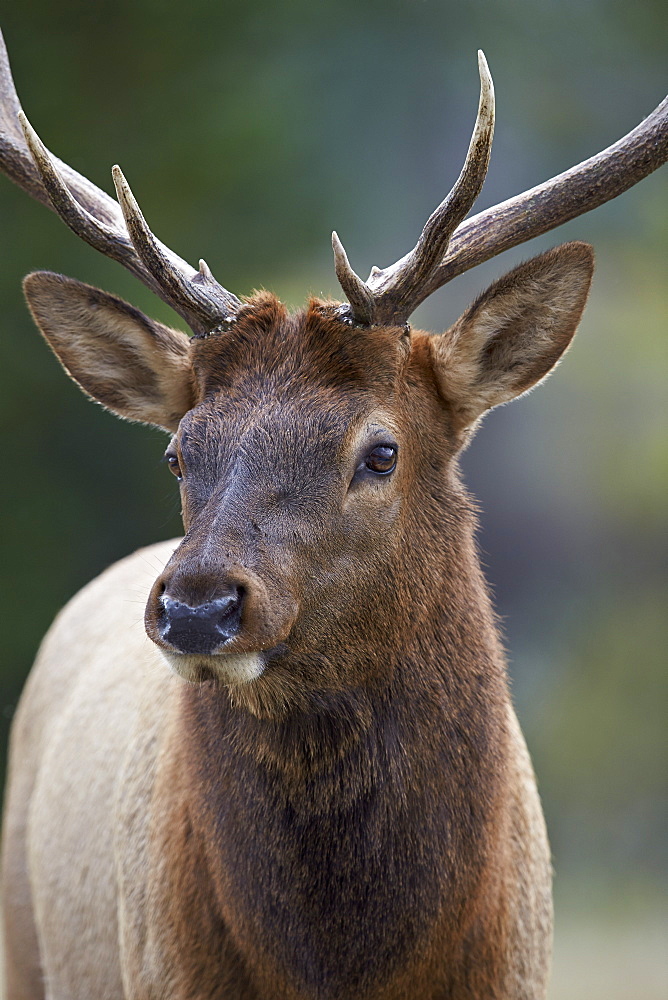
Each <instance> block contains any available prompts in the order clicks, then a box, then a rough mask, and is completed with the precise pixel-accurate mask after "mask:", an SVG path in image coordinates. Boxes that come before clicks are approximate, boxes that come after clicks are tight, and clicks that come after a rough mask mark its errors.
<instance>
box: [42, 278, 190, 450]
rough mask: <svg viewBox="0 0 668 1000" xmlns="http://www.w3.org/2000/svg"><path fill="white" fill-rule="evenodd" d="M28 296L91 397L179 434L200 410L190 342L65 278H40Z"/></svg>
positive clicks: (129, 417)
mask: <svg viewBox="0 0 668 1000" xmlns="http://www.w3.org/2000/svg"><path fill="white" fill-rule="evenodd" d="M23 290H24V292H25V295H26V299H27V300H28V305H29V306H30V311H31V312H32V314H33V317H34V319H35V322H36V323H37V326H38V327H39V329H40V330H41V332H42V333H43V335H44V337H45V338H46V340H47V341H48V343H49V345H50V346H51V348H52V349H53V351H54V353H55V355H56V357H57V358H58V360H59V361H60V363H61V364H62V366H63V368H64V369H65V371H66V372H67V374H68V375H69V376H70V377H71V378H72V379H74V381H75V382H76V383H77V384H78V385H79V386H81V388H82V389H83V390H84V392H85V393H87V395H89V396H92V398H93V399H96V400H97V401H98V402H99V403H102V405H103V406H105V407H106V408H107V409H109V410H111V411H112V412H113V413H116V414H118V416H120V417H125V418H126V419H127V420H138V421H141V422H142V423H146V424H153V425H155V426H157V427H162V428H163V429H164V430H167V431H171V432H173V431H175V430H176V428H177V426H178V423H179V420H180V419H181V417H182V416H183V415H184V413H187V411H188V410H189V409H191V408H192V406H193V405H194V399H193V395H194V393H193V385H194V382H193V375H192V369H191V366H190V359H189V337H187V336H186V335H185V334H184V333H180V332H178V331H176V330H170V329H169V327H167V326H163V325H162V323H158V322H157V321H156V320H153V319H149V318H148V316H145V315H144V313H142V312H140V311H139V309H135V308H134V306H131V305H128V303H127V302H124V301H123V300H122V299H119V298H116V296H114V295H108V294H107V293H106V292H102V291H100V290H99V289H98V288H93V287H92V286H91V285H84V284H83V283H82V282H81V281H75V280H74V279H73V278H66V277H64V276H63V275H61V274H52V273H50V272H49V271H36V272H35V273H34V274H29V275H28V276H27V278H25V280H24V282H23Z"/></svg>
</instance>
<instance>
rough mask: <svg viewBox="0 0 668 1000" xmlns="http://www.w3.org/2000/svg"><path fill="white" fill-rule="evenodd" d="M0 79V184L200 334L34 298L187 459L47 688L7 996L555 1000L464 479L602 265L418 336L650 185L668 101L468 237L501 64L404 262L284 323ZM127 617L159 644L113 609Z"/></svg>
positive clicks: (66, 338) (542, 281) (571, 267)
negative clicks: (98, 170) (531, 254)
mask: <svg viewBox="0 0 668 1000" xmlns="http://www.w3.org/2000/svg"><path fill="white" fill-rule="evenodd" d="M3 59H4V61H3V64H2V67H1V68H0V81H1V86H2V93H1V96H0V104H1V110H2V125H1V130H2V131H1V133H0V151H1V153H0V155H1V158H2V165H3V168H4V170H5V172H6V173H7V174H8V175H9V177H10V178H11V179H12V180H14V181H16V182H17V183H18V184H19V185H20V186H21V187H23V188H24V189H25V190H26V191H27V192H28V193H29V194H31V195H33V196H34V197H35V198H37V199H39V200H40V201H42V202H43V203H44V204H46V205H48V206H50V207H51V208H53V209H55V211H56V212H57V213H58V215H60V217H61V218H62V219H63V221H64V222H66V223H67V225H68V226H69V227H70V228H71V229H73V230H74V232H75V233H77V234H78V235H79V236H80V237H81V238H82V239H84V240H86V241H87V242H88V243H90V244H91V245H92V246H93V247H95V248H96V249H97V250H100V251H102V252H103V253H104V254H106V255H107V256H109V257H113V258H114V259H115V260H117V261H119V262H120V263H121V264H123V265H124V267H126V268H128V269H129V270H130V271H131V272H132V273H133V274H134V275H136V276H137V277H138V278H139V279H140V280H141V281H143V282H144V283H145V284H146V285H147V286H148V287H149V288H150V289H152V290H153V291H154V292H155V293H156V294H157V295H159V296H160V297H161V298H162V299H164V300H165V301H166V302H168V303H169V304H170V305H171V306H172V307H173V308H174V309H175V310H176V312H177V313H179V314H180V316H181V317H182V318H183V319H184V320H185V321H186V322H187V324H188V325H189V326H190V327H191V329H192V331H193V335H192V336H191V337H188V336H186V335H185V334H184V333H181V332H177V331H175V330H171V329H168V328H167V327H166V326H163V325H162V324H161V323H158V322H156V321H154V320H152V319H149V318H148V317H147V316H145V315H143V314H142V313H141V312H139V311H138V310H137V309H135V308H133V307H132V306H130V305H128V304H127V303H125V302H123V301H121V300H120V299H118V298H115V297H114V296H112V295H108V294H106V293H105V292H102V291H99V290H98V289H96V288H91V287H89V286H88V285H84V284H81V283H80V282H78V281H74V280H73V279H71V278H66V277H63V276H61V275H58V274H51V273H46V272H38V273H35V274H30V275H29V276H28V277H27V278H26V280H25V293H26V297H27V300H28V304H29V306H30V308H31V310H32V313H33V316H34V318H35V320H36V322H37V324H38V326H39V328H40V330H41V331H42V333H43V334H44V336H45V338H46V340H47V341H48V343H49V344H50V346H51V348H52V349H53V351H54V352H55V354H56V355H57V357H58V358H59V360H60V361H61V363H62V365H63V367H64V368H65V370H66V371H67V373H68V374H69V375H70V376H71V377H72V378H73V379H75V381H76V382H78V383H79V385H80V386H81V387H82V389H83V390H84V392H86V393H88V395H90V396H92V397H93V398H94V399H96V400H98V401H99V402H100V403H102V404H103V406H105V407H107V409H109V410H111V411H112V412H113V413H115V414H117V415H118V416H121V417H125V418H126V419H129V420H136V421H142V422H145V423H148V424H153V425H156V426H158V427H161V428H163V429H164V430H166V431H167V432H168V433H169V434H170V435H171V439H170V443H169V445H168V446H167V452H166V458H167V462H168V465H169V468H170V469H171V471H172V472H173V473H174V475H175V476H176V479H177V480H178V482H179V484H180V492H181V500H182V505H183V522H184V528H185V537H184V538H183V539H182V540H180V541H177V542H168V543H163V544H160V545H157V546H154V547H152V548H150V549H147V550H142V551H141V552H139V553H136V554H135V555H133V556H130V557H129V558H127V559H124V560H123V561H121V562H120V563H118V564H117V565H115V566H113V567H112V568H111V569H109V570H107V571H106V572H105V573H103V574H102V575H101V576H100V577H99V578H98V579H97V580H95V581H94V582H93V583H91V584H90V585H89V586H87V587H85V588H84V590H83V591H82V592H81V593H80V594H79V595H78V596H77V597H75V598H74V600H73V601H72V602H71V603H70V604H69V605H68V606H67V607H66V608H65V609H64V610H63V611H62V612H61V614H60V615H59V616H58V618H57V620H56V622H55V624H54V626H53V627H52V629H51V631H50V632H49V634H48V635H47V637H46V639H45V640H44V644H43V646H42V649H41V651H40V654H39V657H38V661H37V663H36V666H35V668H34V671H33V673H32V675H31V678H30V680H29V681H28V685H27V688H26V691H25V694H24V696H23V699H22V702H21V705H20V707H19V710H18V713H17V716H16V719H15V722H14V727H13V737H12V745H11V762H10V782H9V793H8V798H7V809H6V818H5V836H4V878H5V883H4V885H5V888H4V896H5V899H4V902H5V938H6V970H7V982H8V997H9V1000H38V998H44V997H48V998H49V1000H65V998H67V1000H78V998H80V1000H91V998H95V1000H104V998H120V997H126V998H131V1000H149V998H161V997H164V998H170V1000H186V998H198V1000H204V998H227V1000H259V998H265V1000H315V998H318V1000H353V998H354V1000H381V998H382V1000H400V998H405V1000H408V998H411V1000H416V998H417V1000H437V998H441V1000H445V998H448V1000H464V998H467V1000H482V998H498V1000H500V998H504V1000H519V998H525V1000H529V998H531V1000H536V998H541V997H544V996H545V990H546V981H547V976H548V967H549V956H550V947H551V922H552V915H551V873H550V857H549V850H548V844H547V837H546V832H545V827H544V822H543V818H542V813H541V808H540V803H539V799H538V794H537V791H536V785H535V780H534V776H533V772H532V768H531V764H530V761H529V757H528V754H527V750H526V747H525V744H524V741H523V738H522V735H521V733H520V729H519V726H518V724H517V721H516V718H515V715H514V712H513V708H512V706H511V702H510V697H509V693H508V687H507V681H506V666H505V663H504V657H503V653H502V650H501V645H500V642H499V638H498V635H497V630H496V626H495V622H494V615H493V612H492V609H491V606H490V601H489V598H488V594H487V591H486V587H485V583H484V581H483V577H482V573H481V570H480V567H479V563H478V558H477V555H476V549H475V543H474V531H475V517H474V513H473V510H472V505H471V502H470V500H469V498H468V496H467V494H466V492H465V490H464V489H463V487H462V484H461V481H460V476H459V472H458V467H457V455H458V452H459V451H460V449H461V448H462V446H463V445H464V444H465V443H466V442H467V440H468V439H469V438H470V436H471V434H472V433H473V431H474V429H475V427H476V424H477V423H478V421H479V419H480V417H481V416H482V415H483V414H484V413H485V411H486V410H488V409H490V407H493V406H496V405H497V404H499V403H504V402H506V401H508V400H510V399H513V398H514V397H516V396H518V395H521V394H522V393H523V392H525V391H526V390H528V389H529V388H531V386H533V385H535V384H536V383H538V382H539V381H540V380H541V379H543V378H544V377H545V376H546V375H547V374H548V373H549V372H550V370H551V369H552V368H553V367H554V365H555V364H556V363H557V361H558V360H559V358H560V357H561V356H562V354H563V353H564V351H565V350H566V349H567V347H568V345H569V343H570V341H571V338H572V337H573V334H574V332H575V329H576V327H577V325H578V321H579V319H580V315H581V313H582V310H583V307H584V304H585V300H586V298H587V293H588V290H589V284H590V281H591V277H592V271H593V253H592V250H591V248H590V247H589V246H588V245H587V244H584V243H567V244H565V245H563V246H559V247H556V248H555V249H553V250H550V251H548V252H547V253H543V254H541V255H540V256H538V257H535V258H534V259H532V260H530V261H528V262H527V263H524V264H522V265H520V266H519V267H517V268H515V269H514V270H513V271H511V272H510V273H509V274H507V275H506V276H505V277H503V278H501V279H500V280H499V281H497V282H495V284H493V285H492V286H491V288H489V289H488V290H487V291H486V292H484V294H483V295H481V296H480V298H478V299H477V301H476V302H475V303H474V304H473V305H472V306H471V307H470V308H469V309H468V310H467V311H466V312H465V313H464V315H463V316H462V317H461V318H460V319H459V320H458V321H457V322H456V323H455V325H454V326H453V327H452V328H451V329H449V330H448V331H447V332H445V333H442V334H438V335H433V336H432V335H428V334H426V333H422V332H420V331H417V330H412V329H411V328H410V326H409V322H408V321H409V317H410V316H411V313H412V312H413V310H414V309H415V308H416V306H417V305H418V304H419V303H420V302H422V301H423V299H425V298H426V296H428V295H429V294H430V293H431V292H433V291H434V290H435V289H437V288H439V287H440V286H441V285H443V284H444V283H445V282H447V281H449V280H450V279H451V278H453V277H455V276H456V275H458V274H461V273H462V272H463V271H465V270H467V269H468V268H471V267H473V266H474V265H476V264H478V263H479V262H481V261H484V260H487V259H489V258H491V257H492V256H494V255H495V254H498V253H500V252H501V251H502V250H505V249H507V248H509V247H512V246H515V245H517V244H519V243H522V242H523V241H525V240H529V239H531V238H532V237H534V236H537V235H538V234H540V233H544V232H546V231H548V230H550V229H552V228H554V227H555V226H558V225H559V224H560V223H562V222H565V221H566V220H567V219H570V218H573V217H574V216H576V215H578V214H581V213H584V212H586V211H588V210H589V209H592V208H594V207H596V206H597V205H600V204H602V203H603V202H605V201H606V200H608V199H610V198H612V197H614V196H616V195H618V194H619V193H620V192H622V191H624V190H625V189H626V188H628V187H630V186H631V185H632V184H635V183H636V182H637V181H639V180H640V179H641V178H643V177H644V176H646V175H647V174H649V173H650V172H651V171H652V170H654V169H655V168H656V167H658V166H659V165H660V164H661V163H662V162H663V161H665V159H666V158H668V127H667V119H668V100H667V101H664V102H663V103H662V104H661V105H660V106H659V108H657V110H656V111H655V112H654V113H653V114H652V115H650V117H649V118H647V119H646V120H645V121H644V122H642V124H641V125H640V126H638V128H636V129H635V130H634V131H632V132H630V133H629V134H628V135H627V136H626V137H625V138H623V139H622V140H620V141H619V142H618V143H616V144H615V145H613V146H611V147H610V148H609V149H607V150H605V151H604V152H602V153H599V154H598V155H596V156H594V157H592V158H591V159H590V160H587V161H585V162H584V163H581V164H580V165H579V166H576V167H574V168H572V169H571V170H568V171H566V172H565V173H563V174H560V175H559V176H557V177H555V178H553V179H552V180H550V181H548V182H547V183H545V184H542V185H540V186H539V187H536V188H534V189H533V190H531V191H528V192H526V193H524V194H521V195H519V196H518V197H516V198H513V199H511V200H510V201H507V202H504V203H503V204H501V205H498V206H496V207H494V208H491V209H488V210H487V211H485V212H482V213H481V214H479V215H476V216H474V217H473V218H470V219H469V220H468V221H463V220H464V219H465V217H466V216H467V214H468V213H469V211H470V209H471V206H472V205H473V202H474V200H475V198H476V196H477V195H478V192H479V191H480V188H481V186H482V183H483V179H484V177H485V172H486V169H487V165H488V160H489V155H490V147H491V142H492V133H493V128H494V96H493V87H492V81H491V78H490V75H489V72H488V69H487V65H486V63H485V59H484V57H483V56H482V54H481V55H480V58H479V66H480V79H481V93H480V104H479V110H478V117H477V122H476V125H475V129H474V132H473V138H472V140H471V145H470V148H469V151H468V155H467V157H466V162H465V165H464V167H463V170H462V172H461V175H460V177H459V179H458V180H457V182H456V183H455V185H454V187H453V189H452V191H451V192H450V194H448V196H447V198H446V199H445V200H444V201H443V202H442V204H441V205H440V206H439V207H438V208H437V209H436V211H435V212H434V213H433V215H432V216H431V217H430V219H429V220H428V222H427V223H426V225H425V227H424V229H423V231H422V234H421V236H420V238H419V240H418V242H417V244H416V246H415V248H414V249H413V250H411V251H410V253H408V254H407V255H406V256H405V257H403V258H402V259H401V260H400V261H398V262H397V263H396V264H393V265H392V266H391V267H387V268H384V269H382V270H381V269H378V268H375V267H374V268H373V269H372V271H371V274H370V276H369V278H368V280H367V281H363V280H361V278H359V277H358V275H357V274H355V272H354V271H353V270H352V268H351V267H350V265H349V263H348V259H347V257H346V254H345V251H344V249H343V247H342V245H341V242H340V241H339V239H338V237H337V236H336V234H334V235H333V247H334V258H335V266H336V274H337V276H338V279H339V282H340V284H341V286H342V288H343V291H344V293H345V296H346V299H347V302H346V303H344V304H338V303H334V302H329V301H320V300H317V299H313V300H311V301H310V302H309V303H308V305H307V306H306V308H305V309H304V310H303V311H301V312H298V313H296V314H294V315H289V314H288V312H287V311H286V309H285V308H284V306H283V305H281V303H280V302H279V301H278V300H277V299H276V298H275V297H274V296H273V295H272V294H269V293H268V292H260V293H256V294H254V295H253V296H251V297H249V298H246V299H243V300H240V299H239V298H237V297H236V296H235V295H233V294H232V293H231V292H229V291H227V290H226V289H225V288H224V287H223V286H222V285H220V284H219V283H218V281H216V279H215V278H214V277H213V275H212V273H211V271H210V270H209V268H208V267H207V265H206V264H205V263H204V261H201V262H200V264H199V268H198V270H194V269H193V268H192V267H190V266H189V265H188V264H187V263H186V262H185V261H183V260H181V259H180V258H179V257H178V256H177V255H176V254H174V253H173V252H172V251H171V250H169V249H167V247H165V246H163V245H162V244H161V243H160V242H159V241H158V240H157V239H156V237H155V236H154V235H153V234H152V232H151V230H150V229H149V227H148V225H147V223H146V221H145V219H144V217H143V215H142V213H141V211H140V209H139V207H138V205H137V202H136V201H135V199H134V197H133V195H132V193H131V191H130V188H129V186H128V184H127V182H126V180H125V178H124V177H123V174H122V173H121V171H120V170H119V168H118V167H114V169H113V179H114V184H115V187H116V194H117V198H118V201H117V202H116V201H114V200H113V199H111V198H110V197H109V196H107V195H106V194H104V193H103V192H102V191H100V190H99V189H98V188H97V187H95V186H94V185H93V184H92V183H91V182H90V181H88V180H86V179H85V178H84V177H82V176H80V175H79V174H78V173H76V172H75V171H74V170H73V169H72V168H71V167H69V166H67V165H66V164H65V163H62V162H61V161H59V160H57V159H56V158H55V157H54V156H52V155H51V154H50V153H49V152H48V151H47V150H46V148H45V147H44V146H43V145H42V143H41V141H40V140H39V138H38V137H37V135H36V133H35V132H34V131H33V129H32V128H31V126H30V125H29V123H28V121H27V119H26V117H25V115H24V114H23V112H22V110H21V108H20V105H19V102H18V99H17V97H16V94H15V91H14V87H13V83H12V80H11V76H10V71H9V65H8V63H7V60H6V54H5V55H4V57H3ZM147 555H149V556H150V558H147ZM156 560H160V565H164V569H163V570H162V572H160V574H159V576H158V578H157V580H153V579H151V571H150V569H149V565H150V564H151V563H155V562H156ZM141 591H143V593H144V594H145V595H147V604H146V614H145V624H146V629H145V632H146V634H144V632H143V631H142V632H140V631H138V630H137V629H136V628H133V627H132V626H133V624H134V622H135V614H136V612H135V610H134V607H135V606H134V604H133V603H132V602H131V601H129V600H128V599H127V595H129V594H132V595H133V596H134V595H136V594H137V593H138V592H141ZM168 668H171V670H170V669H168Z"/></svg>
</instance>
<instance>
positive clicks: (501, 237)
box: [332, 52, 668, 325]
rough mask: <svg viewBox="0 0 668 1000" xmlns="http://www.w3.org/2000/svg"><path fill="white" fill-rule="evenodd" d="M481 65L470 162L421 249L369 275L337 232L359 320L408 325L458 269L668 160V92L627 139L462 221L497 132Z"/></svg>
mask: <svg viewBox="0 0 668 1000" xmlns="http://www.w3.org/2000/svg"><path fill="white" fill-rule="evenodd" d="M478 64H479V69H480V104H479V108H478V119H477V121H476V126H475V129H474V132H473V138H472V139H471V145H470V147H469V152H468V155H467V157H466V163H465V164H464V168H463V170H462V172H461V174H460V177H459V179H458V181H457V183H456V184H455V186H454V187H453V189H452V191H451V192H450V194H449V195H448V196H447V198H446V199H445V200H444V201H443V202H441V204H440V205H439V207H438V208H437V209H436V211H435V212H434V213H433V215H431V216H430V218H429V220H428V221H427V223H426V225H425V227H424V229H423V230H422V235H421V236H420V239H419V240H418V242H417V244H416V246H415V248H414V249H413V250H411V252H410V253H409V254H407V255H406V256H405V257H402V258H401V260H398V261H397V262H396V264H392V265H391V266H390V267H386V268H383V269H382V270H381V269H380V268H377V267H373V268H372V269H371V273H370V275H369V277H368V279H367V281H362V279H361V278H360V277H359V276H358V275H357V274H355V272H354V271H353V270H352V268H351V267H350V265H349V263H348V258H347V256H346V253H345V250H344V249H343V247H342V245H341V243H340V241H339V238H338V236H337V235H336V233H333V234H332V245H333V247H334V261H335V267H336V275H337V277H338V279H339V282H340V284H341V287H342V288H343V291H344V292H345V295H346V298H347V299H348V301H349V302H350V306H351V310H352V315H353V318H354V319H355V320H356V321H357V322H359V323H362V324H373V323H378V324H381V323H384V324H389V323H393V324H397V325H402V324H403V323H405V322H406V320H407V319H408V317H409V316H410V314H411V313H412V312H413V311H414V310H415V309H416V308H417V307H418V306H419V305H420V303H421V302H423V301H424V300H425V299H426V298H427V297H428V296H429V295H431V294H432V292H435V291H436V289H437V288H440V287H441V285H444V284H446V283H447V282H448V281H451V280H452V279H453V278H455V277H456V276H457V275H458V274H462V273H463V272H464V271H468V270H470V269H471V268H472V267H475V266H476V265H477V264H482V263H483V261H486V260H489V259H490V258H491V257H496V255H497V254H500V253H502V252H503V251H504V250H509V249H510V248H511V247H514V246H518V245H519V244H520V243H525V242H526V241H527V240H531V239H533V238H534V236H540V235H541V234H542V233H546V232H549V230H550V229H555V228H556V227H557V226H560V225H562V223H564V222H568V220H569V219H573V218H575V217H576V216H577V215H583V214H584V213H585V212H589V211H591V209H593V208H597V207H598V206H599V205H603V204H604V203H605V202H606V201H609V200H610V199H611V198H615V197H616V196H617V195H619V194H621V193H622V192H623V191H626V190H627V188H630V187H632V186H633V185H634V184H637V183H638V181H640V180H642V179H643V177H646V176H647V175H648V174H651V173H652V171H653V170H656V169H657V167H660V166H661V164H662V163H665V161H666V160H668V97H667V98H666V99H665V100H663V101H662V102H661V104H659V106H658V107H657V108H656V109H655V110H654V111H653V112H652V114H651V115H649V117H647V118H645V119H644V121H642V122H641V123H640V125H638V127H637V128H635V129H633V131H632V132H629V133H628V135H626V136H624V138H623V139H620V140H619V142H616V143H615V144H614V145H612V146H609V147H608V148H607V149H604V150H603V151H602V152H601V153H597V154H596V156H592V157H591V158H590V159H589V160H585V161H584V162H583V163H580V164H578V165H577V166H575V167H571V169H570V170H566V171H565V172H564V173H562V174H558V175H557V176H556V177H553V178H552V179H551V180H549V181H546V182H545V183H544V184H540V185H538V187H535V188H531V190H529V191H525V192H524V193H523V194H520V195H517V196H516V197H515V198H509V199H508V200H507V201H504V202H502V203H501V204H499V205H496V206H494V207H493V208H488V209H486V210H485V211H484V212H481V213H480V214H479V215H476V216H474V217H473V218H471V219H469V220H468V221H467V222H464V223H462V224H461V225H460V223H461V222H462V219H463V218H464V217H465V215H466V214H467V212H468V211H469V210H470V208H471V207H472V205H473V203H474V201H475V199H476V198H477V196H478V193H479V192H480V189H481V187H482V184H483V181H484V178H485V173H486V171H487V165H488V162H489V154H490V150H491V144H492V134H493V131H494V91H493V87H492V80H491V77H490V76H489V70H488V69H487V63H486V61H485V57H484V55H483V54H482V52H479V53H478Z"/></svg>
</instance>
